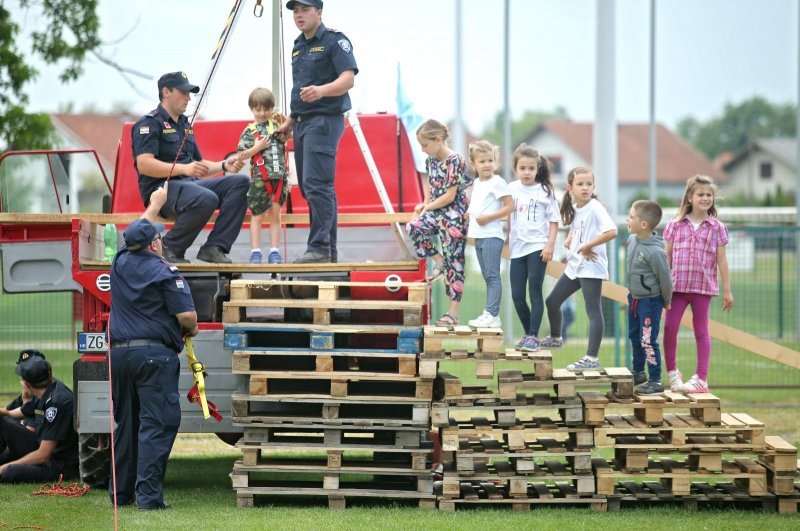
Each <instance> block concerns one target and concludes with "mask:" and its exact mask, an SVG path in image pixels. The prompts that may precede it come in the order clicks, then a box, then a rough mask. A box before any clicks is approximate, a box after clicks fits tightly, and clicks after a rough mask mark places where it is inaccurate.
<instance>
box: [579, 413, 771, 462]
mask: <svg viewBox="0 0 800 531" xmlns="http://www.w3.org/2000/svg"><path fill="white" fill-rule="evenodd" d="M594 437H595V446H596V447H597V448H638V449H641V450H648V449H649V450H675V451H711V452H715V451H730V452H742V451H748V452H755V453H759V452H763V451H764V450H765V448H766V447H765V442H764V441H765V438H764V424H763V423H762V422H760V421H758V420H755V419H754V418H752V417H751V416H750V415H747V414H745V413H732V414H728V413H724V414H723V415H722V416H721V418H720V423H719V425H718V426H708V425H706V423H705V422H704V421H703V420H702V419H699V418H697V417H694V416H692V415H688V414H687V415H680V414H667V415H665V416H664V417H663V422H662V424H661V425H658V426H649V425H647V424H646V423H644V422H642V421H641V420H640V419H639V417H637V416H636V415H607V416H606V418H605V420H604V422H603V424H602V425H601V426H596V427H595V429H594Z"/></svg>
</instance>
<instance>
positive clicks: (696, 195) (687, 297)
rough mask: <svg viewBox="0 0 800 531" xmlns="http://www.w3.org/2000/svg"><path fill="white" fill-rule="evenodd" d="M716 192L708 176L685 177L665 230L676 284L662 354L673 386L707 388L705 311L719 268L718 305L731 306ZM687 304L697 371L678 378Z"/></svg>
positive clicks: (727, 308) (708, 343)
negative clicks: (680, 336)
mask: <svg viewBox="0 0 800 531" xmlns="http://www.w3.org/2000/svg"><path fill="white" fill-rule="evenodd" d="M716 193H717V187H716V185H714V181H713V180H712V179H711V177H707V176H705V175H695V176H694V177H692V178H691V179H689V180H688V181H687V183H686V191H685V192H684V194H683V200H682V201H681V206H680V210H678V215H677V216H675V219H673V220H670V222H669V223H667V227H666V228H665V229H664V241H665V242H666V251H667V262H668V263H669V265H670V269H671V276H672V284H673V285H674V287H675V293H674V294H673V295H672V306H671V307H670V309H669V310H667V316H666V321H665V323H664V359H665V361H666V363H667V374H668V376H669V384H670V387H671V388H672V390H673V391H682V392H684V393H707V392H708V363H709V359H710V358H711V337H710V336H709V333H708V311H709V308H710V307H711V297H713V296H715V295H719V287H718V284H717V270H718V269H719V275H720V277H722V309H723V310H725V311H730V310H731V308H733V295H731V284H730V277H729V275H728V258H727V255H726V254H725V244H727V243H728V229H727V228H726V227H725V224H724V223H722V222H721V221H719V220H718V219H717V209H716V207H715V206H714V198H715V196H716ZM687 306H691V307H692V327H693V328H694V339H695V342H696V343H697V372H696V373H695V374H694V376H692V377H691V378H690V379H689V381H687V382H686V383H683V380H682V379H681V373H680V371H679V370H678V366H677V359H676V358H677V350H678V329H679V328H680V324H681V318H682V317H683V312H684V311H686V307H687Z"/></svg>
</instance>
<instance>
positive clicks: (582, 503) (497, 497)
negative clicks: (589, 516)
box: [439, 481, 606, 511]
mask: <svg viewBox="0 0 800 531" xmlns="http://www.w3.org/2000/svg"><path fill="white" fill-rule="evenodd" d="M461 489H462V492H463V494H462V498H461V499H444V498H440V499H439V510H441V511H455V510H456V509H461V508H466V507H476V508H477V507H486V506H489V507H504V508H510V509H512V510H514V511H529V510H531V509H532V508H534V507H537V506H548V505H567V506H574V507H588V508H590V509H593V510H595V511H605V510H606V499H605V497H599V496H595V497H593V498H589V497H579V496H575V494H574V492H575V490H574V487H573V486H572V485H571V484H570V483H567V482H558V483H555V484H553V485H549V484H548V485H544V484H533V485H530V486H529V488H528V492H527V496H526V497H511V496H509V494H508V490H507V488H506V487H505V486H502V485H495V484H494V483H492V482H489V481H484V482H479V483H477V484H469V485H466V484H465V485H463V486H462V487H461Z"/></svg>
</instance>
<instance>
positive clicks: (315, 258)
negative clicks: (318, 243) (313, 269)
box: [294, 251, 331, 264]
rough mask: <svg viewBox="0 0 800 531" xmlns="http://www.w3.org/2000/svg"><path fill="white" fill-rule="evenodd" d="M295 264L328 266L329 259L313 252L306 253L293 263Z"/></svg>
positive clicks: (325, 255) (324, 255)
mask: <svg viewBox="0 0 800 531" xmlns="http://www.w3.org/2000/svg"><path fill="white" fill-rule="evenodd" d="M294 263H295V264H329V263H331V257H330V256H328V255H327V254H323V253H318V252H315V251H306V252H305V253H303V256H301V257H300V258H298V259H296V260H295V261H294Z"/></svg>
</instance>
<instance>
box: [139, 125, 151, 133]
mask: <svg viewBox="0 0 800 531" xmlns="http://www.w3.org/2000/svg"><path fill="white" fill-rule="evenodd" d="M139 134H140V135H149V134H150V126H149V125H142V126H140V127H139Z"/></svg>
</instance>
